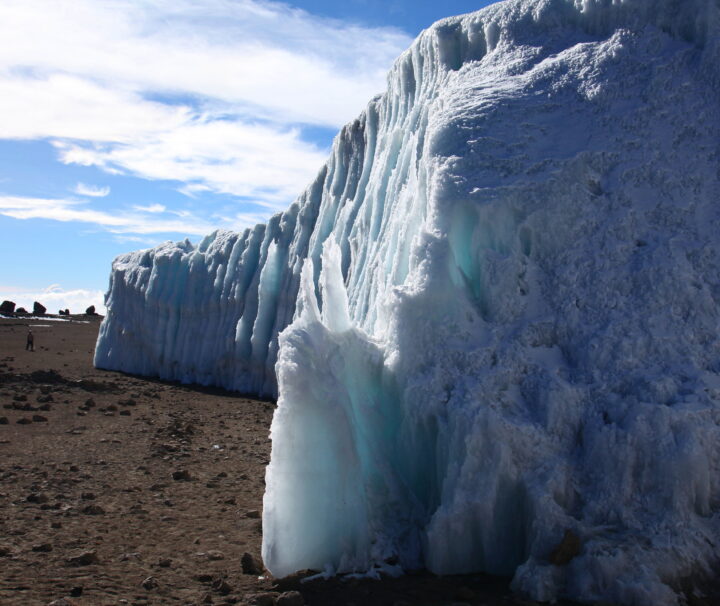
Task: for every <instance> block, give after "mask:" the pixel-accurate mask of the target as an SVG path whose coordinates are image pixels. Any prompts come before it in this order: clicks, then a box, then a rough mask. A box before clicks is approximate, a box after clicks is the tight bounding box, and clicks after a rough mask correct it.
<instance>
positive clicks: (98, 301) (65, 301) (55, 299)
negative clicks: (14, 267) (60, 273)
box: [0, 284, 106, 315]
mask: <svg viewBox="0 0 720 606" xmlns="http://www.w3.org/2000/svg"><path fill="white" fill-rule="evenodd" d="M6 299H7V300H9V301H13V302H14V303H15V304H16V305H17V307H24V308H25V309H27V310H28V311H32V308H33V302H35V301H37V302H38V303H42V304H43V305H44V306H45V307H46V308H47V310H48V313H53V314H54V313H57V312H58V310H60V309H69V310H70V313H73V314H81V313H85V310H86V309H87V308H88V307H90V306H91V305H94V306H95V311H96V312H97V313H99V314H102V315H104V314H105V311H106V309H105V293H104V292H103V291H101V290H87V289H74V290H65V289H64V288H63V287H62V286H61V285H59V284H52V285H50V286H48V287H47V288H42V289H38V290H30V289H24V288H17V287H13V286H3V285H0V300H3V301H4V300H6Z"/></svg>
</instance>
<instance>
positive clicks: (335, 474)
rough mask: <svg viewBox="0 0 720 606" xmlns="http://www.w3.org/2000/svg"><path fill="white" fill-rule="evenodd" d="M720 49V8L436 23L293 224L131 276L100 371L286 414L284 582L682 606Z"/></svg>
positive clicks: (716, 480)
mask: <svg viewBox="0 0 720 606" xmlns="http://www.w3.org/2000/svg"><path fill="white" fill-rule="evenodd" d="M719 40H720V16H719V8H718V4H717V2H716V1H715V0H687V1H685V2H677V1H675V0H615V1H612V2H611V1H609V0H607V1H605V0H583V1H580V0H576V1H572V0H511V1H509V2H504V3H500V4H496V5H492V6H490V7H488V8H486V9H483V10H482V11H479V12H477V13H473V14H470V15H467V16H464V17H458V18H451V19H446V20H443V21H440V22H438V23H437V24H435V25H434V26H433V27H432V28H430V29H429V30H427V31H426V32H424V33H423V34H422V35H421V36H420V37H419V38H418V40H417V41H416V42H415V43H414V44H413V46H412V47H411V48H410V49H409V50H408V51H406V52H405V53H404V54H403V55H402V56H401V57H400V58H399V59H398V61H397V63H396V64H395V66H394V68H393V70H392V71H391V73H390V75H389V77H388V91H387V92H386V93H385V94H384V95H382V96H379V97H377V98H375V99H373V100H372V101H371V102H370V104H369V106H368V108H367V110H366V111H365V112H364V113H363V114H362V115H361V116H360V118H359V119H358V120H357V121H355V122H353V123H352V124H350V125H348V126H347V127H345V128H344V129H343V130H342V131H341V133H340V134H339V135H338V137H337V138H336V141H335V143H334V146H333V151H332V155H331V157H330V159H329V160H328V163H327V165H326V166H325V167H323V169H322V170H321V171H320V173H319V175H318V178H317V179H316V181H315V182H314V183H313V184H311V186H310V187H309V188H308V190H307V191H306V192H305V193H304V194H303V195H302V196H300V198H299V199H298V201H297V202H295V203H294V204H293V205H292V206H291V207H290V208H289V209H288V211H286V212H285V213H283V214H281V215H276V216H275V217H273V218H272V219H271V220H270V221H269V223H268V224H267V225H261V226H258V227H256V228H255V229H254V230H248V231H246V232H245V233H243V234H241V235H239V234H230V233H216V234H213V235H211V236H209V237H208V238H206V239H205V240H204V241H203V242H202V243H200V245H198V246H197V247H196V246H193V245H191V244H189V243H187V242H185V243H179V244H170V243H169V244H167V245H164V246H162V247H159V248H156V249H153V250H149V251H140V252H138V253H131V254H129V255H125V256H123V257H120V258H118V259H117V260H116V261H115V264H114V267H113V274H112V278H111V288H110V291H109V294H108V299H107V305H108V315H107V317H106V319H105V322H104V324H103V327H102V330H101V336H100V339H99V342H98V347H97V351H96V364H97V365H99V366H103V367H107V368H118V369H121V370H126V371H130V372H140V373H143V374H155V375H160V376H163V377H166V378H175V379H181V380H185V381H198V382H201V383H215V384H218V385H223V386H225V387H229V388H232V389H239V390H243V391H250V392H255V393H267V394H277V395H278V409H277V412H276V415H275V418H274V420H273V426H272V438H273V452H272V460H271V463H270V466H269V468H268V474H267V492H266V495H265V507H264V513H263V517H264V519H263V528H264V557H265V563H266V564H267V566H268V567H269V569H270V570H271V571H272V572H273V573H274V574H276V575H283V574H287V573H289V572H293V571H294V570H298V569H303V568H314V569H318V570H333V571H361V572H362V571H367V570H368V569H372V568H373V567H375V566H380V565H383V563H384V562H385V560H386V559H387V558H390V557H391V556H392V557H396V558H398V560H399V562H400V565H401V566H403V567H405V568H414V567H418V566H427V567H428V568H430V569H431V570H433V571H434V572H437V573H441V574H449V573H460V572H471V571H478V570H484V571H488V572H492V573H501V574H509V575H513V576H514V580H513V587H514V588H515V589H516V590H517V591H519V592H522V593H526V594H528V595H530V596H531V597H533V598H535V599H539V600H553V599H556V598H560V597H568V598H573V599H578V600H583V601H588V602H592V601H600V600H602V601H609V602H616V603H620V604H653V605H660V606H662V605H672V604H678V603H680V598H679V597H678V595H677V593H676V590H677V588H678V587H679V585H680V584H681V582H683V583H685V582H689V583H690V584H692V583H700V582H701V581H702V576H703V574H706V573H708V572H709V571H711V570H712V566H713V565H714V564H715V563H716V562H717V561H718V557H719V556H720V554H719V553H718V551H719V549H720V547H719V546H720V519H719V517H718V508H720V341H718V332H719V329H720V313H719V311H718V310H719V309H720V307H719V303H720V240H719V237H718V233H720V231H718V230H719V228H720V205H718V201H719V200H720V68H719V67H718V66H719V65H720V41H719ZM278 335H279V336H278ZM276 361H277V364H276ZM566 530H572V531H573V532H574V533H576V534H577V535H578V536H579V537H580V539H581V551H580V553H579V555H578V556H577V557H575V558H574V559H572V560H571V561H570V563H569V564H567V565H564V566H558V565H553V564H552V563H550V561H549V554H550V553H551V551H552V549H553V548H554V547H555V546H556V545H557V544H558V543H559V541H560V540H561V539H562V537H563V534H564V532H565V531H566Z"/></svg>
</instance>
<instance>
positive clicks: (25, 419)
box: [17, 417, 32, 425]
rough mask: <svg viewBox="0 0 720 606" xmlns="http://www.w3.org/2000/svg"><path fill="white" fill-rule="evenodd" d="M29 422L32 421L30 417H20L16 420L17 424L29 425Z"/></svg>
mask: <svg viewBox="0 0 720 606" xmlns="http://www.w3.org/2000/svg"><path fill="white" fill-rule="evenodd" d="M30 423H32V421H31V420H30V419H28V418H27V417H21V418H20V419H18V420H17V424H18V425H30Z"/></svg>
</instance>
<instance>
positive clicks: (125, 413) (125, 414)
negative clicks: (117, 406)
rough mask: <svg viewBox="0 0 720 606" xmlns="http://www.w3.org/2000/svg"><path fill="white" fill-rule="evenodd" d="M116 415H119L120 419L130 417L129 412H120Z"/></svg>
mask: <svg viewBox="0 0 720 606" xmlns="http://www.w3.org/2000/svg"><path fill="white" fill-rule="evenodd" d="M118 414H119V415H120V416H121V417H129V416H130V411H129V410H121V411H120V412H119V413H118Z"/></svg>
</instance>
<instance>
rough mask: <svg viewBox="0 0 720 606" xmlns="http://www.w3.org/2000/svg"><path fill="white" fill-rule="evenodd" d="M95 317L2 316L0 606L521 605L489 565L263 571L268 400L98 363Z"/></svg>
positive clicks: (268, 444) (0, 326)
mask: <svg viewBox="0 0 720 606" xmlns="http://www.w3.org/2000/svg"><path fill="white" fill-rule="evenodd" d="M99 324H100V318H98V317H88V316H75V317H71V318H70V319H67V318H64V321H60V319H59V318H41V319H28V318H23V319H0V405H1V406H2V407H1V408H0V604H2V605H13V604H17V605H23V606H28V605H35V604H38V605H46V604H50V603H55V604H56V605H57V606H60V605H63V604H76V605H78V606H83V605H87V606H91V605H92V606H96V605H106V604H107V605H119V604H138V605H147V604H183V605H185V604H188V605H195V604H260V605H265V604H266V605H267V606H274V605H277V606H296V605H297V606H301V605H302V604H308V605H310V606H335V605H347V606H350V605H353V604H354V605H355V606H365V605H373V606H374V605H378V606H384V605H387V606H409V605H416V604H417V605H424V604H427V605H431V604H432V605H441V604H442V605H451V604H452V605H455V606H460V605H473V606H475V605H480V604H484V605H501V604H505V605H513V604H515V605H519V604H530V602H523V601H522V600H520V599H518V598H513V597H512V596H511V595H510V593H509V590H508V587H507V580H506V579H497V578H493V577H486V576H483V575H472V576H462V577H445V578H438V577H433V576H432V575H429V574H426V573H421V574H414V575H408V576H405V577H402V578H400V579H384V580H382V581H373V580H369V579H363V580H359V579H333V580H330V581H322V580H317V581H311V582H301V576H302V575H298V576H296V577H293V578H288V579H283V580H280V581H278V580H274V579H272V578H270V577H269V576H266V575H264V574H263V571H262V563H261V561H260V557H259V554H260V545H261V541H262V523H261V519H260V518H261V515H260V512H261V508H262V495H263V491H264V475H265V466H266V465H267V463H268V461H269V457H270V441H269V439H268V430H269V426H270V421H271V418H272V414H273V409H274V405H273V404H272V403H271V402H263V401H258V400H253V399H249V398H246V397H243V396H241V395H238V394H234V393H230V392H225V391H222V390H216V389H208V388H203V387H198V386H183V385H178V384H174V383H168V382H162V381H157V380H153V379H145V378H140V377H133V376H128V375H124V374H121V373H117V372H108V371H103V370H98V369H95V368H93V366H92V353H93V348H94V345H95V340H96V337H97V331H98V328H99ZM28 326H30V327H32V330H33V333H34V334H35V349H36V350H35V351H34V352H30V351H25V338H26V334H27V331H28Z"/></svg>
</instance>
